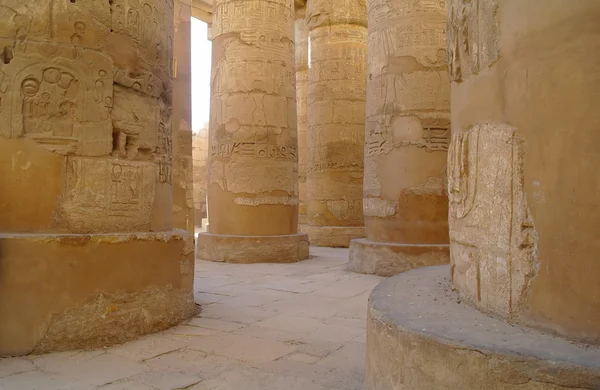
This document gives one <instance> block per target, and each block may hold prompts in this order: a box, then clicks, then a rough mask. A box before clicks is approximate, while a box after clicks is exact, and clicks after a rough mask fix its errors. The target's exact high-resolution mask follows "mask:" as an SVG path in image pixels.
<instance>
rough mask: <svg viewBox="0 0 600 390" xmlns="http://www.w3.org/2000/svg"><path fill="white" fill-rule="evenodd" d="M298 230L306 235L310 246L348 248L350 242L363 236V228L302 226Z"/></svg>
mask: <svg viewBox="0 0 600 390" xmlns="http://www.w3.org/2000/svg"><path fill="white" fill-rule="evenodd" d="M300 229H301V230H302V232H303V233H306V234H308V240H309V241H310V245H311V246H324V247H329V248H348V247H349V246H350V241H351V240H353V239H355V238H361V237H364V236H365V227H364V226H358V227H356V226H313V225H302V226H300Z"/></svg>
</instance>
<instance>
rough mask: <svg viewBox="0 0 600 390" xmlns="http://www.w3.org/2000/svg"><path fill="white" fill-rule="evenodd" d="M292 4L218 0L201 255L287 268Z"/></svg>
mask: <svg viewBox="0 0 600 390" xmlns="http://www.w3.org/2000/svg"><path fill="white" fill-rule="evenodd" d="M292 7H293V4H292V2H290V1H289V0H276V1H273V0H244V1H234V0H216V1H215V8H214V15H213V26H212V29H213V55H212V61H213V72H212V73H213V74H212V84H211V95H212V96H211V113H210V126H209V146H210V157H209V168H208V170H209V182H208V202H209V206H210V207H209V210H208V213H209V221H210V226H209V233H205V234H201V235H200V236H199V237H198V257H199V258H201V259H205V260H213V261H227V262H261V261H269V262H291V261H298V260H302V259H305V258H307V257H308V240H307V237H306V235H305V234H298V233H297V229H298V139H297V132H296V90H295V88H294V79H295V69H294V10H293V8H292Z"/></svg>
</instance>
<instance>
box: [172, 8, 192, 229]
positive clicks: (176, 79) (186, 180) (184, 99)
mask: <svg viewBox="0 0 600 390" xmlns="http://www.w3.org/2000/svg"><path fill="white" fill-rule="evenodd" d="M174 11H175V18H174V36H173V38H174V39H173V40H174V47H173V57H174V59H173V66H174V69H173V118H172V119H173V226H174V227H175V228H177V229H184V230H187V231H189V232H191V233H193V232H194V227H195V224H194V180H193V174H194V172H193V159H192V127H191V126H192V57H191V17H192V5H191V0H175V3H174Z"/></svg>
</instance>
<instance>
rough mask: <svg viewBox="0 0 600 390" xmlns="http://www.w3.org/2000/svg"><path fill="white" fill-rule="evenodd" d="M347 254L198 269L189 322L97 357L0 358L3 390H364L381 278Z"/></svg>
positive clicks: (324, 252)
mask: <svg viewBox="0 0 600 390" xmlns="http://www.w3.org/2000/svg"><path fill="white" fill-rule="evenodd" d="M347 262H348V250H347V249H330V248H311V258H310V259H309V260H306V261H303V262H300V263H296V264H252V265H232V264H220V263H210V262H198V263H197V264H196V287H195V289H196V302H197V303H199V304H200V305H202V312H201V314H200V315H198V317H197V318H194V319H193V320H191V321H190V322H189V323H187V324H184V325H181V326H178V327H176V328H174V329H170V330H168V331H165V332H162V333H159V334H155V335H151V336H147V337H144V338H142V339H140V340H137V341H134V342H131V343H128V344H125V345H120V346H116V347H111V348H105V349H102V350H95V351H80V352H67V353H56V354H49V355H44V356H28V357H25V358H10V359H0V389H2V390H5V389H6V390H8V389H10V390H21V389H23V390H33V389H35V390H88V389H102V390H147V389H165V390H171V389H194V390H254V389H257V390H258V389H260V390H280V389H281V390H322V389H329V390H333V389H339V390H353V389H362V388H363V380H364V356H365V320H366V304H367V299H368V297H369V293H370V292H371V290H372V289H373V288H374V287H375V286H376V285H377V284H378V283H379V282H380V281H381V280H382V278H380V277H376V276H370V275H361V274H355V273H351V272H348V271H346V264H347Z"/></svg>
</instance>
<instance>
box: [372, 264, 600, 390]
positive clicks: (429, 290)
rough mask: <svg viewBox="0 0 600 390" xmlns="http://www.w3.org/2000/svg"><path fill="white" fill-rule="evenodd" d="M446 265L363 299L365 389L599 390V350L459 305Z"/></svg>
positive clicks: (404, 277) (388, 283) (397, 279)
mask: <svg viewBox="0 0 600 390" xmlns="http://www.w3.org/2000/svg"><path fill="white" fill-rule="evenodd" d="M449 274H450V270H449V267H448V266H437V267H427V268H421V269H417V270H413V271H409V272H406V273H403V274H400V275H397V276H394V277H392V278H389V279H387V280H385V281H384V282H383V283H381V284H379V285H378V286H377V287H376V288H375V289H374V290H373V292H372V293H371V297H370V299H369V306H368V318H367V357H366V359H367V360H366V389H367V390H388V389H414V390H419V389H436V390H456V389H486V390H513V389H514V390H517V389H518V390H524V389H531V390H544V389H552V390H557V389H571V388H576V389H597V388H600V348H599V347H598V346H586V345H581V344H575V343H573V342H571V341H568V340H565V339H561V338H558V337H555V336H552V335H548V334H546V333H542V332H539V331H536V330H531V329H526V328H521V327H517V326H513V325H509V324H508V323H506V322H504V321H502V320H499V319H496V318H492V317H489V316H487V315H485V314H483V313H481V312H479V311H478V310H476V309H475V308H473V307H471V306H469V305H465V304H464V303H462V304H461V301H460V299H459V298H458V295H457V294H456V293H455V292H453V291H452V290H451V289H450V280H449V276H448V275H449Z"/></svg>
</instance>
